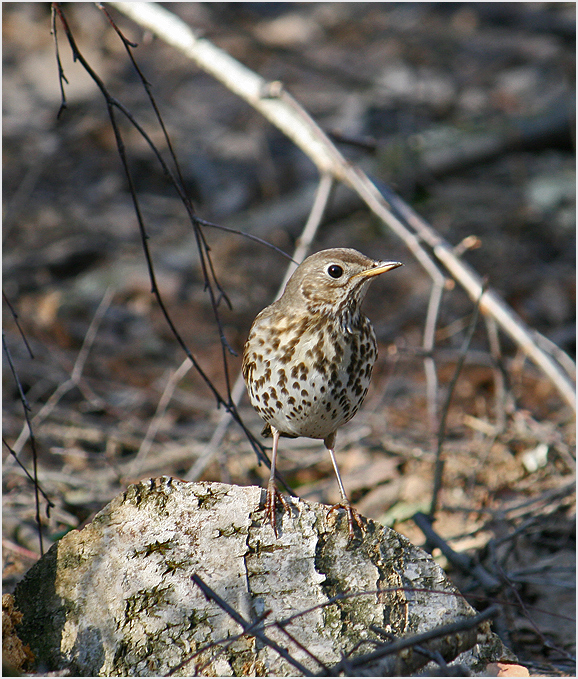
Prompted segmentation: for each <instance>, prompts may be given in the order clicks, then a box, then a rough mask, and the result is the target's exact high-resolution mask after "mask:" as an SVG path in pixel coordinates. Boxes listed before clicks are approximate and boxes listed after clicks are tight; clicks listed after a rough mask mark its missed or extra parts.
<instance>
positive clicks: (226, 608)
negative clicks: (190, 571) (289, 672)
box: [191, 574, 313, 677]
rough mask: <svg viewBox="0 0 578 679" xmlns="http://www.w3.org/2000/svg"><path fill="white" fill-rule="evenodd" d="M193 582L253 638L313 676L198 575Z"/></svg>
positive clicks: (305, 674)
mask: <svg viewBox="0 0 578 679" xmlns="http://www.w3.org/2000/svg"><path fill="white" fill-rule="evenodd" d="M191 580H192V581H193V582H194V583H195V585H197V587H199V588H200V589H201V591H202V592H203V594H204V595H205V596H206V597H207V599H212V600H213V601H214V602H215V603H216V604H217V605H218V606H219V607H220V608H222V609H223V610H224V611H225V613H227V615H229V616H230V617H231V618H232V619H233V620H234V621H235V622H236V623H237V624H238V625H241V627H242V628H243V630H245V631H247V630H251V632H250V634H251V635H252V636H254V637H257V639H259V640H260V641H262V642H263V643H264V644H266V645H267V646H270V647H271V648H272V649H273V650H275V651H277V653H279V655H280V656H281V657H282V658H283V659H284V660H286V661H287V662H288V663H289V664H291V665H293V667H295V669H297V670H299V671H300V672H301V673H302V674H303V675H304V676H306V677H312V676H313V673H312V672H310V671H309V670H308V669H307V668H306V667H305V666H304V665H302V664H301V663H300V662H299V661H298V660H295V658H293V657H291V655H290V654H289V653H288V651H287V649H285V648H283V647H282V646H279V644H278V643H277V642H276V641H273V640H272V639H269V637H267V636H266V635H265V634H264V632H262V631H261V630H260V629H256V628H254V627H253V625H252V623H249V622H247V621H246V620H245V618H243V616H242V615H241V614H240V613H238V612H237V611H236V610H235V609H234V608H232V607H231V606H229V604H228V603H227V602H226V601H224V600H223V599H222V598H221V597H220V596H219V595H218V594H217V593H216V592H214V591H213V590H212V589H211V588H210V587H209V586H208V585H206V584H205V583H204V582H203V580H202V579H201V578H200V577H199V576H198V575H197V574H195V575H193V576H192V578H191Z"/></svg>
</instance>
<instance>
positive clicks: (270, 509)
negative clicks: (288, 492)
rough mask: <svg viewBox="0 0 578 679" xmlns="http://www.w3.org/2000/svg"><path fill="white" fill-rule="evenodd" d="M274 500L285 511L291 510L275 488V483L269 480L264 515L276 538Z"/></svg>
mask: <svg viewBox="0 0 578 679" xmlns="http://www.w3.org/2000/svg"><path fill="white" fill-rule="evenodd" d="M276 502H279V504H280V505H282V507H283V509H284V510H285V511H287V512H290V511H291V507H289V503H288V502H287V500H286V499H285V498H284V497H283V495H281V493H280V492H279V491H278V490H277V486H276V485H275V483H274V482H270V483H269V485H268V486H267V499H266V501H265V516H266V517H267V519H269V523H270V524H271V528H273V531H274V532H275V537H276V538H278V537H279V533H278V532H277V518H276V516H275V504H276Z"/></svg>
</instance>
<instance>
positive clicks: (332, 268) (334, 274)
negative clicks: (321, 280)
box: [327, 264, 343, 278]
mask: <svg viewBox="0 0 578 679" xmlns="http://www.w3.org/2000/svg"><path fill="white" fill-rule="evenodd" d="M327 273H328V274H329V275H330V276H331V278H341V276H343V267H341V266H339V264H330V265H329V266H328V267H327Z"/></svg>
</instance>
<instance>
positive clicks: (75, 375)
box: [14, 286, 115, 455]
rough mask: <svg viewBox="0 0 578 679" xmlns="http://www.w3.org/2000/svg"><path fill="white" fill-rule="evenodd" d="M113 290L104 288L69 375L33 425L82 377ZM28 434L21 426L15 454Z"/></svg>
mask: <svg viewBox="0 0 578 679" xmlns="http://www.w3.org/2000/svg"><path fill="white" fill-rule="evenodd" d="M114 292H115V291H114V288H113V287H112V286H109V287H108V288H107V289H106V291H105V293H104V295H103V297H102V299H101V300H100V304H99V305H98V307H97V309H96V311H95V313H94V316H93V318H92V321H91V322H90V325H89V327H88V330H87V331H86V335H85V336H84V340H83V342H82V346H81V347H80V351H79V352H78V356H77V357H76V361H75V362H74V366H73V368H72V372H71V373H70V377H69V378H68V379H67V380H66V382H63V383H62V384H59V385H58V387H57V389H56V390H55V391H54V392H53V393H52V395H51V396H50V398H49V399H48V400H47V401H46V403H45V404H44V405H43V406H42V408H41V409H40V410H39V411H38V412H37V413H36V415H35V416H34V417H33V418H32V422H33V423H34V425H39V424H40V423H41V422H42V421H43V420H45V419H46V418H47V417H48V416H49V415H50V413H51V412H52V411H53V410H54V408H55V407H56V406H57V405H58V402H59V401H60V399H61V398H62V397H63V396H64V394H66V393H67V392H69V391H70V390H71V389H73V388H74V387H76V386H78V385H79V383H80V381H81V379H82V372H83V370H84V366H85V365H86V361H87V359H88V355H89V353H90V350H91V348H92V345H93V343H94V340H95V339H96V335H97V333H98V329H99V327H100V324H101V322H102V319H103V317H104V314H105V313H106V311H107V309H108V307H109V306H110V303H111V301H112V298H113V296H114ZM29 435H30V430H29V429H28V427H27V426H24V427H23V428H22V431H21V432H20V435H19V436H18V438H17V439H16V443H15V444H14V450H15V452H16V454H17V455H18V454H19V453H20V451H21V450H22V448H23V446H24V444H25V443H26V441H27V440H28V437H29Z"/></svg>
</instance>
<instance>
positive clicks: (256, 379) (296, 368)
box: [243, 316, 377, 439]
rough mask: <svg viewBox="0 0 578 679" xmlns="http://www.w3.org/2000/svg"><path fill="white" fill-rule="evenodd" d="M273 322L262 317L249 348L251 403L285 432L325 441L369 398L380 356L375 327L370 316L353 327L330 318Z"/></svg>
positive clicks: (245, 358)
mask: <svg viewBox="0 0 578 679" xmlns="http://www.w3.org/2000/svg"><path fill="white" fill-rule="evenodd" d="M271 320H272V319H271V318H266V319H264V320H263V322H260V319H259V317H257V318H256V319H255V323H254V324H253V327H252V329H251V333H250V335H249V338H248V340H247V343H246V345H245V351H244V356H243V375H244V377H245V381H246V383H247V389H248V392H249V397H250V399H251V403H252V405H253V407H254V408H255V409H256V410H257V412H258V413H259V414H260V416H261V417H262V418H263V419H264V420H265V421H266V422H267V423H269V424H270V425H271V426H273V427H275V428H276V429H277V430H279V432H281V433H282V434H288V435H292V436H307V437H310V438H320V439H323V438H325V437H327V436H329V435H330V434H332V433H333V432H335V431H336V430H337V429H338V428H339V427H340V426H341V425H342V424H344V423H345V422H348V421H349V420H350V419H351V418H352V417H353V416H354V415H355V413H356V412H357V411H358V409H359V407H360V406H361V404H362V402H363V399H364V398H365V395H366V393H367V388H368V386H369V382H370V379H371V371H372V368H373V364H374V362H375V359H376V356H377V347H376V341H375V335H374V332H373V328H372V327H371V324H370V322H369V320H368V319H367V318H365V316H360V318H359V322H358V324H357V326H356V327H355V328H353V329H352V328H349V329H344V328H343V326H341V325H336V324H332V323H330V322H328V320H327V319H326V318H316V319H315V318H313V319H312V318H308V319H302V320H301V321H299V322H297V321H295V320H288V319H286V318H281V319H276V321H277V322H275V323H272V322H271Z"/></svg>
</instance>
